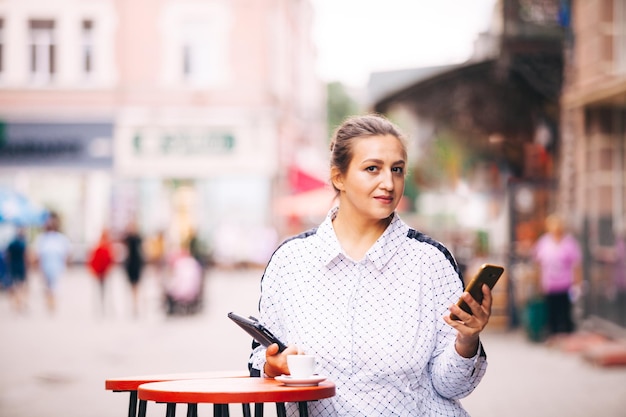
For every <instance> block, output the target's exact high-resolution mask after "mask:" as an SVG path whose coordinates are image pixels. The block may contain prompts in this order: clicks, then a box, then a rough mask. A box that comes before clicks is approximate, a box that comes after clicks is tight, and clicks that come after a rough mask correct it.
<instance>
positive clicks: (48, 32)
mask: <svg viewBox="0 0 626 417" xmlns="http://www.w3.org/2000/svg"><path fill="white" fill-rule="evenodd" d="M29 29H30V30H29V35H30V74H31V79H32V81H33V82H35V83H48V82H50V81H51V80H52V76H53V75H54V71H55V46H54V21H52V20H31V21H30V28H29Z"/></svg>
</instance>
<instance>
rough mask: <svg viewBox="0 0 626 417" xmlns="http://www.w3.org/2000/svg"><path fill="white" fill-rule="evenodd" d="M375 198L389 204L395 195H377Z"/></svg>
mask: <svg viewBox="0 0 626 417" xmlns="http://www.w3.org/2000/svg"><path fill="white" fill-rule="evenodd" d="M374 198H375V199H376V200H378V201H380V202H381V203H385V204H389V203H391V202H393V197H391V196H376V197H374Z"/></svg>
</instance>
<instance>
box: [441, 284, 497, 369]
mask: <svg viewBox="0 0 626 417" xmlns="http://www.w3.org/2000/svg"><path fill="white" fill-rule="evenodd" d="M482 291H483V302H482V304H479V303H478V302H477V301H476V300H474V298H473V297H472V296H471V295H470V294H469V293H468V292H464V293H463V295H462V296H461V297H462V298H463V300H465V302H466V303H467V305H468V306H469V307H470V309H471V310H472V314H468V313H466V312H465V311H463V310H462V309H461V308H460V307H459V306H457V305H456V304H453V305H451V306H450V313H453V314H454V315H456V316H457V317H458V318H459V319H460V320H452V319H451V318H450V315H446V316H444V318H443V319H444V320H445V321H446V323H448V324H449V325H450V326H452V327H454V328H455V329H456V330H457V335H456V344H455V347H456V351H457V352H458V353H459V355H461V356H463V357H465V358H471V357H472V356H474V355H476V352H478V337H479V335H480V332H482V331H483V329H484V328H485V326H487V323H488V322H489V317H490V316H491V303H492V297H491V290H490V289H489V287H488V286H487V285H485V284H483V287H482Z"/></svg>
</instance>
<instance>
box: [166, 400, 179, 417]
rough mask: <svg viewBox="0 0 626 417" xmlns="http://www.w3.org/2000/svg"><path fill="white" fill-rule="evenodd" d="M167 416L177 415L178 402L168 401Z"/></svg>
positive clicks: (173, 416) (174, 416)
mask: <svg viewBox="0 0 626 417" xmlns="http://www.w3.org/2000/svg"><path fill="white" fill-rule="evenodd" d="M165 417H176V403H167V409H166V410H165Z"/></svg>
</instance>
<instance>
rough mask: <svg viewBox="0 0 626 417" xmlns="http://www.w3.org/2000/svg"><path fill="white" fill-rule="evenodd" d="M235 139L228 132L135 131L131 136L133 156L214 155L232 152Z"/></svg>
mask: <svg viewBox="0 0 626 417" xmlns="http://www.w3.org/2000/svg"><path fill="white" fill-rule="evenodd" d="M234 149H235V137H234V136H233V135H232V134H231V133H228V132H215V131H197V132H192V131H177V132H167V131H166V132H163V131H161V132H159V133H157V134H152V135H151V134H149V133H147V132H142V131H137V132H136V133H135V135H134V136H133V150H134V153H135V155H142V156H156V155H160V156H168V155H172V156H173V155H214V154H219V153H229V152H233V151H234Z"/></svg>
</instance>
